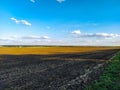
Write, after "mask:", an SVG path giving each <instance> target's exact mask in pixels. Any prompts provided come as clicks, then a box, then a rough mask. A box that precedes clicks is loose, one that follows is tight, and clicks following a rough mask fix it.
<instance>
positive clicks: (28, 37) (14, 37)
mask: <svg viewBox="0 0 120 90" xmlns="http://www.w3.org/2000/svg"><path fill="white" fill-rule="evenodd" d="M11 38H13V39H49V38H50V37H49V36H35V35H34V36H33V35H32V36H21V37H17V36H11Z"/></svg>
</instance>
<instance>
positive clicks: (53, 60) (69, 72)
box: [0, 49, 119, 90]
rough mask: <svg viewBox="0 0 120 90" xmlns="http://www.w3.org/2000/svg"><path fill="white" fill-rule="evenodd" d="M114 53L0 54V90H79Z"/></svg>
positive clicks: (112, 51) (100, 71) (107, 51)
mask: <svg viewBox="0 0 120 90" xmlns="http://www.w3.org/2000/svg"><path fill="white" fill-rule="evenodd" d="M118 51H119V50H117V49H116V50H106V51H99V52H91V53H90V52H89V53H76V54H75V53H74V54H58V55H0V90H82V89H83V88H84V86H85V85H88V84H89V83H90V82H91V81H92V80H94V79H96V78H98V77H99V75H100V74H101V73H102V71H103V69H104V66H105V65H106V63H107V60H109V59H110V58H111V57H112V56H113V55H114V54H115V53H116V52H118Z"/></svg>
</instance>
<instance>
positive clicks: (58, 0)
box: [56, 0, 65, 3]
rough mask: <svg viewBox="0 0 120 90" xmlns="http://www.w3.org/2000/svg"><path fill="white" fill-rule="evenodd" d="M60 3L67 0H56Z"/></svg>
mask: <svg viewBox="0 0 120 90" xmlns="http://www.w3.org/2000/svg"><path fill="white" fill-rule="evenodd" d="M56 1H57V2H59V3H62V2H65V0H56Z"/></svg>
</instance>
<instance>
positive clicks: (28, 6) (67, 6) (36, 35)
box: [0, 0, 120, 45]
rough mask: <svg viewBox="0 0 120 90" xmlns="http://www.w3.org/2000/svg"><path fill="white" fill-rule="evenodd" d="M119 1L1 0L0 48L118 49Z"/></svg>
mask: <svg viewBox="0 0 120 90" xmlns="http://www.w3.org/2000/svg"><path fill="white" fill-rule="evenodd" d="M119 38H120V0H1V2H0V45H19V44H20V45H120V39H119Z"/></svg>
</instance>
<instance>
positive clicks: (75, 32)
mask: <svg viewBox="0 0 120 90" xmlns="http://www.w3.org/2000/svg"><path fill="white" fill-rule="evenodd" d="M71 33H72V34H81V32H80V30H74V31H72V32H71Z"/></svg>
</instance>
